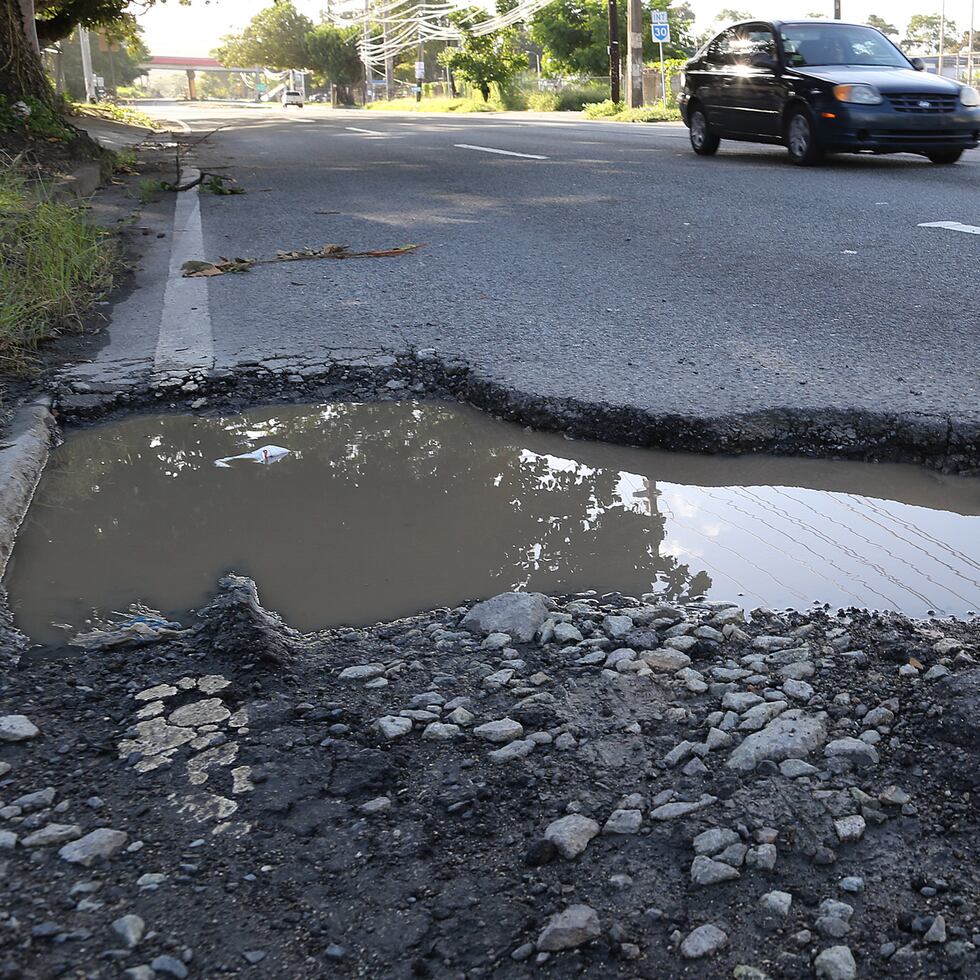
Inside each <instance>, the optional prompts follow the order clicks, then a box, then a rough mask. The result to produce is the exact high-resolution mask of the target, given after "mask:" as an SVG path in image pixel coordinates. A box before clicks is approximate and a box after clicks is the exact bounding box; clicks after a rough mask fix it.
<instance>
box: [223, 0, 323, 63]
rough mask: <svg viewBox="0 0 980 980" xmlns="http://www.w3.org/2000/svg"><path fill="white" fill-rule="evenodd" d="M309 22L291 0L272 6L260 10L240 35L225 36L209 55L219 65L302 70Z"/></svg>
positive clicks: (305, 55) (304, 61)
mask: <svg viewBox="0 0 980 980" xmlns="http://www.w3.org/2000/svg"><path fill="white" fill-rule="evenodd" d="M312 30H313V21H311V20H310V18H309V17H307V16H305V15H304V14H301V13H300V12H299V11H298V10H297V9H296V7H295V6H294V5H293V3H292V2H291V0H283V2H281V3H274V4H273V5H272V6H271V7H266V8H265V9H264V10H260V11H259V12H258V13H257V14H256V15H255V16H254V17H253V18H252V19H251V20H250V21H249V22H248V25H247V26H246V28H245V30H244V31H242V32H241V34H228V35H226V36H225V37H223V38H222V39H221V40H222V44H221V45H220V47H218V48H216V49H215V50H214V51H212V52H211V54H212V57H214V58H217V60H218V61H220V62H221V64H223V65H240V66H248V67H251V66H252V65H263V66H265V67H266V68H277V69H279V70H280V71H285V70H286V69H289V68H305V67H307V65H306V62H307V58H308V51H307V46H306V37H307V35H308V34H309V33H310V32H311V31H312Z"/></svg>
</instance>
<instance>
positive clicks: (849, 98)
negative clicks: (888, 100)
mask: <svg viewBox="0 0 980 980" xmlns="http://www.w3.org/2000/svg"><path fill="white" fill-rule="evenodd" d="M834 98H835V99H837V101H838V102H853V103H855V104H856V105H880V103H881V93H880V92H879V91H878V90H877V89H876V88H875V87H874V86H873V85H865V84H863V83H862V84H858V85H835V86H834Z"/></svg>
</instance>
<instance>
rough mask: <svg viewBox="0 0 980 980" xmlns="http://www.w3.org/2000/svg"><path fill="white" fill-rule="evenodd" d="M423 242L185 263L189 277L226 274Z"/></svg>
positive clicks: (394, 251)
mask: <svg viewBox="0 0 980 980" xmlns="http://www.w3.org/2000/svg"><path fill="white" fill-rule="evenodd" d="M420 248H422V244H421V243H419V244H412V245H399V246H398V247H397V248H379V249H369V250H368V251H366V252H352V251H351V250H350V246H349V245H321V246H319V247H318V248H299V249H290V250H287V251H282V252H277V253H276V255H275V258H271V259H252V258H242V257H237V258H233V259H228V258H225V257H224V256H223V255H222V256H220V257H219V259H218V261H217V262H207V261H201V260H197V259H192V260H190V261H188V262H185V263H184V264H183V265H182V266H181V272H182V273H183V276H184V278H185V279H188V278H194V277H201V276H204V277H209V276H223V275H225V273H228V272H247V271H248V270H249V269H251V268H253V267H254V266H257V265H272V264H273V263H275V262H306V261H309V260H311V259H387V258H395V257H397V256H399V255H408V254H409V252H414V251H415V250H416V249H420Z"/></svg>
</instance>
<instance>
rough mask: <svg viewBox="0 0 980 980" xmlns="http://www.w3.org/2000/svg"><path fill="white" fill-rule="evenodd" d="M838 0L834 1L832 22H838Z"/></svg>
mask: <svg viewBox="0 0 980 980" xmlns="http://www.w3.org/2000/svg"><path fill="white" fill-rule="evenodd" d="M840 19H841V13H840V0H834V20H840Z"/></svg>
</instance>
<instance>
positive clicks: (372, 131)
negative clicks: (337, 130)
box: [344, 126, 388, 136]
mask: <svg viewBox="0 0 980 980" xmlns="http://www.w3.org/2000/svg"><path fill="white" fill-rule="evenodd" d="M344 129H349V130H350V131H351V132H352V133H363V134H364V135H365V136H387V135H388V134H387V133H379V132H378V131H377V130H375V129H358V128H357V127H356V126H345V127H344Z"/></svg>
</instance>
